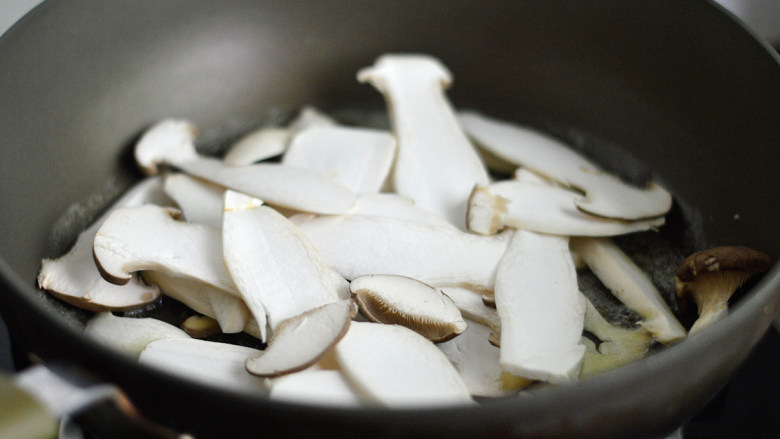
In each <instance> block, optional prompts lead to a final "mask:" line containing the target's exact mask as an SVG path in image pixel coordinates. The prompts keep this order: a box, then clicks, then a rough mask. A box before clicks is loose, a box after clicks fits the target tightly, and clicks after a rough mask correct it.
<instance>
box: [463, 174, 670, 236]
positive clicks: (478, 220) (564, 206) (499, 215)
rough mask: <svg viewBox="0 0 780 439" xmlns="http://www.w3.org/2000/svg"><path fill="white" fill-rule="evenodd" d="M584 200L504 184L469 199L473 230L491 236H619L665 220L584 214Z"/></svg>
mask: <svg viewBox="0 0 780 439" xmlns="http://www.w3.org/2000/svg"><path fill="white" fill-rule="evenodd" d="M580 199H582V197H581V196H580V195H579V194H577V193H576V192H572V191H569V190H566V189H563V188H559V187H554V186H544V185H540V184H533V183H521V182H517V181H501V182H498V183H493V184H492V185H490V186H487V187H485V186H476V187H475V188H474V191H473V192H472V193H471V197H470V198H469V210H468V226H469V230H471V231H473V232H476V233H480V234H483V235H488V234H492V233H495V231H497V230H501V229H503V227H504V226H508V227H513V228H517V229H523V230H530V231H532V232H538V233H547V234H552V235H564V236H615V235H624V234H627V233H634V232H639V231H644V230H650V229H653V228H656V227H660V226H662V225H663V224H664V221H665V220H664V217H658V218H655V219H650V220H637V221H620V220H614V219H609V218H603V217H597V216H593V215H590V214H587V213H584V212H582V211H581V210H579V209H577V207H576V206H575V204H576V202H577V201H578V200H580Z"/></svg>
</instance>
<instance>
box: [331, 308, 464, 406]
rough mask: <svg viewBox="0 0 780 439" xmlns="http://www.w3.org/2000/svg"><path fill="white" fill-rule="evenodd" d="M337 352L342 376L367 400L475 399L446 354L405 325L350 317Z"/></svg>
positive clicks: (431, 401) (401, 403)
mask: <svg viewBox="0 0 780 439" xmlns="http://www.w3.org/2000/svg"><path fill="white" fill-rule="evenodd" d="M335 355H336V360H337V361H338V363H339V366H340V367H341V370H342V372H343V373H344V376H345V377H346V378H347V379H348V380H349V381H350V383H352V386H353V388H355V389H356V390H357V391H358V392H359V393H360V394H361V395H363V396H364V397H365V398H366V399H367V400H369V401H372V402H376V403H379V404H382V405H385V406H390V407H410V406H431V405H455V404H470V403H472V402H473V401H472V399H471V396H470V394H469V390H468V387H467V386H466V384H465V383H464V382H463V379H462V378H461V377H460V374H459V373H458V371H457V370H456V369H455V367H454V366H453V365H452V363H450V361H449V360H448V359H447V357H446V356H445V355H444V354H443V353H442V352H441V351H440V350H439V349H437V348H436V345H434V344H433V343H432V342H431V341H430V340H428V339H426V338H425V337H423V336H421V335H420V334H418V333H416V332H414V331H412V330H411V329H408V328H406V327H403V326H399V325H383V324H381V323H365V322H352V324H351V325H350V328H349V330H348V331H347V335H345V336H344V338H343V339H342V340H341V341H340V342H339V343H338V344H337V345H336V349H335Z"/></svg>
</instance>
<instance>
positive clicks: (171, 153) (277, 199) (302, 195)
mask: <svg viewBox="0 0 780 439" xmlns="http://www.w3.org/2000/svg"><path fill="white" fill-rule="evenodd" d="M195 134H196V130H195V128H194V127H193V126H192V125H191V124H190V123H188V122H186V121H176V120H164V121H162V122H160V123H158V124H157V125H155V126H154V127H152V128H151V129H150V130H149V131H147V132H146V133H145V134H144V135H143V136H142V137H141V139H140V140H139V141H138V144H137V145H136V147H135V157H136V161H137V162H138V164H139V165H140V166H141V168H142V169H143V170H144V171H145V172H147V173H150V174H155V173H156V172H157V165H158V164H161V163H165V164H169V165H173V166H175V167H177V168H179V169H181V170H182V171H184V172H186V173H188V174H190V175H192V176H195V177H199V178H202V179H204V180H208V181H211V182H212V183H216V184H219V185H221V186H224V187H227V188H230V189H233V190H236V191H240V192H243V193H246V194H248V195H252V196H254V197H258V198H261V199H263V200H265V201H267V202H268V203H271V204H275V205H279V206H282V207H288V208H291V209H296V210H301V211H305V212H316V213H324V214H338V213H345V212H347V211H348V210H349V208H351V207H352V205H353V204H355V195H354V194H353V193H352V191H350V190H349V189H347V188H346V187H344V185H342V184H340V183H338V182H337V181H335V180H333V179H331V178H328V177H326V176H323V175H320V174H317V173H316V172H313V171H309V170H305V169H296V168H292V167H289V166H284V165H280V164H276V163H273V164H258V165H251V166H242V167H230V166H227V165H225V164H224V163H222V161H221V160H217V159H213V158H208V157H201V156H199V155H198V153H197V152H196V151H195V146H194V145H193V143H192V142H193V140H194V137H195Z"/></svg>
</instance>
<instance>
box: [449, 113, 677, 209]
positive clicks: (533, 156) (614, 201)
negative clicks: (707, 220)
mask: <svg viewBox="0 0 780 439" xmlns="http://www.w3.org/2000/svg"><path fill="white" fill-rule="evenodd" d="M459 120H460V123H461V125H462V126H463V129H464V130H465V131H466V132H467V133H468V134H469V136H471V137H472V138H474V139H475V140H476V141H477V142H478V144H479V145H480V146H481V147H483V148H486V149H488V150H490V151H491V152H492V153H493V154H495V155H497V156H499V157H502V158H503V159H505V160H508V161H510V162H512V163H515V164H516V165H518V166H523V167H526V168H528V169H530V170H532V171H534V172H536V173H538V174H540V175H542V176H544V177H548V178H551V179H553V180H555V181H557V182H559V183H561V184H563V185H564V186H570V187H574V188H577V189H580V190H582V191H584V192H585V195H586V197H585V198H582V199H579V200H577V201H576V205H577V207H578V208H580V209H581V210H583V211H585V212H588V213H590V214H593V215H596V216H603V217H607V218H617V219H623V220H639V219H647V218H655V217H659V216H662V215H664V214H666V212H668V211H669V209H670V208H671V206H672V196H671V195H670V194H669V192H667V191H666V190H665V189H664V188H662V187H661V186H659V185H657V184H655V183H650V184H648V185H647V187H644V188H639V187H634V186H631V185H628V184H626V183H624V182H622V181H621V180H620V179H619V178H617V177H615V176H613V175H610V174H607V173H605V172H604V171H602V170H601V169H600V168H599V167H598V166H596V165H595V164H594V163H592V162H590V161H589V160H588V159H586V158H585V157H583V156H582V155H580V154H579V153H577V152H576V151H574V150H573V149H571V148H569V147H568V146H567V145H565V144H563V143H561V142H560V141H558V140H555V139H553V138H552V137H549V136H546V135H544V134H541V133H539V132H536V131H533V130H530V129H527V128H523V127H520V126H518V125H515V124H512V123H509V122H504V121H499V120H497V119H492V118H489V117H486V116H483V115H481V114H478V113H475V112H461V113H460V114H459Z"/></svg>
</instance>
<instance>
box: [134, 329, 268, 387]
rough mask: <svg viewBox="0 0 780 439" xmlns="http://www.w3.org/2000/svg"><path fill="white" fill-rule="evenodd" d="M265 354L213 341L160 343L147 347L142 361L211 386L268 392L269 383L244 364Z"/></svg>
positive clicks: (196, 340) (169, 341)
mask: <svg viewBox="0 0 780 439" xmlns="http://www.w3.org/2000/svg"><path fill="white" fill-rule="evenodd" d="M262 352H263V351H261V350H259V349H253V348H249V347H246V346H238V345H233V344H227V343H217V342H213V341H206V340H198V339H195V338H188V339H165V340H157V341H154V342H151V343H149V344H148V345H146V348H145V349H144V350H143V352H141V356H140V357H139V361H140V362H141V363H143V364H147V365H150V366H154V367H157V368H159V369H161V370H163V371H165V372H167V373H173V374H177V375H181V376H183V377H186V378H190V379H192V380H196V381H199V382H201V383H204V384H206V385H209V386H220V387H228V388H231V389H235V390H239V391H244V392H247V391H248V392H254V393H258V392H259V393H263V394H265V393H267V392H268V383H267V382H266V381H267V380H265V379H262V378H258V377H256V376H253V375H251V374H249V373H247V371H246V369H245V368H244V362H245V361H246V359H247V358H250V357H253V356H256V355H259V354H261V353H262Z"/></svg>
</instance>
